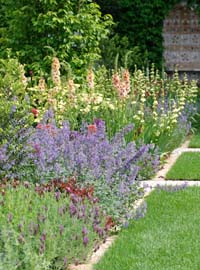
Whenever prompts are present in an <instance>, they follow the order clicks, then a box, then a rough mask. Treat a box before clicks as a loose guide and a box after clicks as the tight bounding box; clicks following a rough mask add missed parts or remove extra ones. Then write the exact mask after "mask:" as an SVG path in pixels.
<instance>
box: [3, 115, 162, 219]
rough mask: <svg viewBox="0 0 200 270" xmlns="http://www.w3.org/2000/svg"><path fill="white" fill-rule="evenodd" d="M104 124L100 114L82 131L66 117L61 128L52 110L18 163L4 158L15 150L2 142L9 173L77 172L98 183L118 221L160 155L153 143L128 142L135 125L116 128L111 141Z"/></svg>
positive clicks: (27, 176)
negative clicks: (9, 148)
mask: <svg viewBox="0 0 200 270" xmlns="http://www.w3.org/2000/svg"><path fill="white" fill-rule="evenodd" d="M105 128H106V127H105V123H104V122H103V121H102V120H98V119H96V120H94V123H93V124H91V125H88V124H86V123H85V124H83V125H82V128H81V130H80V131H79V132H78V131H71V130H70V127H69V124H68V123H67V122H65V123H63V126H62V127H61V128H59V127H57V126H56V123H55V121H54V118H53V114H52V111H48V112H47V114H46V118H45V119H44V120H43V122H41V123H40V124H38V125H37V127H36V129H33V128H32V129H29V130H28V131H27V133H28V140H27V142H26V143H25V144H24V147H23V149H21V150H20V153H23V154H25V155H23V158H22V159H21V160H20V164H18V166H15V165H16V164H10V163H9V162H8V161H9V160H8V158H7V159H5V157H8V156H9V155H8V154H12V153H7V149H6V146H3V147H1V162H2V163H3V165H4V167H3V169H5V166H8V164H9V166H10V170H9V168H7V175H5V176H7V177H10V176H12V177H15V178H18V179H21V180H30V181H34V182H38V181H40V182H47V181H49V180H51V179H53V178H57V179H58V178H60V179H66V177H68V176H69V175H76V177H78V179H79V182H80V185H86V184H88V183H89V184H92V185H94V187H95V192H96V195H97V196H98V197H99V199H100V201H101V203H102V206H103V208H104V209H105V210H106V211H107V213H108V214H110V215H112V216H114V217H115V218H116V219H117V220H119V219H120V218H121V217H122V216H123V217H124V216H125V215H126V214H127V212H129V211H130V209H131V204H132V203H133V201H134V200H135V199H136V198H137V195H138V187H137V180H141V179H144V178H145V176H146V177H149V178H150V177H151V176H152V175H153V173H154V172H155V170H156V169H157V167H158V164H159V156H158V154H157V153H156V152H155V151H154V146H153V145H140V146H138V145H136V144H135V143H134V142H130V143H128V144H127V143H126V141H125V135H126V134H127V133H129V132H130V131H131V130H132V129H133V126H132V125H129V126H127V127H125V128H124V129H122V130H121V132H118V133H116V135H115V136H114V137H113V138H112V140H111V141H109V139H108V138H107V136H106V130H105ZM27 133H26V136H27ZM22 137H23V136H22ZM19 138H21V136H19ZM11 156H12V155H11ZM9 158H11V157H10V156H9ZM5 163H6V164H5ZM12 165H13V166H12ZM13 167H14V169H15V170H14V169H13ZM4 172H5V171H4ZM10 172H12V173H11V174H10ZM147 173H148V174H147Z"/></svg>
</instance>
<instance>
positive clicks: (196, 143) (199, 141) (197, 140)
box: [189, 134, 200, 148]
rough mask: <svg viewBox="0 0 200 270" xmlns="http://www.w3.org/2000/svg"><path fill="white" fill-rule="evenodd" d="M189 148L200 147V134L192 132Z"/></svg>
mask: <svg viewBox="0 0 200 270" xmlns="http://www.w3.org/2000/svg"><path fill="white" fill-rule="evenodd" d="M189 147H190V148H200V134H194V135H193V136H192V138H191V141H190V144H189Z"/></svg>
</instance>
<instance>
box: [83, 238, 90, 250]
mask: <svg viewBox="0 0 200 270" xmlns="http://www.w3.org/2000/svg"><path fill="white" fill-rule="evenodd" d="M88 242H89V239H88V237H87V236H84V237H83V245H84V246H85V247H86V246H87V244H88Z"/></svg>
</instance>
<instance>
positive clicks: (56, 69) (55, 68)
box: [51, 57, 61, 87]
mask: <svg viewBox="0 0 200 270" xmlns="http://www.w3.org/2000/svg"><path fill="white" fill-rule="evenodd" d="M51 77H52V81H53V82H54V84H55V86H57V87H58V86H60V83H61V80H60V62H59V59H58V58H57V57H54V58H53V61H52V65H51Z"/></svg>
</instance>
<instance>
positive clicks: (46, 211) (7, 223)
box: [0, 178, 112, 270]
mask: <svg viewBox="0 0 200 270" xmlns="http://www.w3.org/2000/svg"><path fill="white" fill-rule="evenodd" d="M90 189H91V187H87V188H84V189H82V188H80V187H78V186H77V185H76V180H75V178H73V179H69V181H66V182H62V181H60V180H53V181H51V182H49V183H48V184H37V185H35V186H34V185H32V184H30V183H28V182H24V183H20V182H19V181H16V180H15V181H13V182H8V181H6V180H4V181H2V182H1V184H0V213H1V215H0V216H1V219H0V227H1V238H0V254H1V260H0V267H1V268H2V269H7V265H8V263H9V265H10V269H13V268H15V267H16V265H19V266H20V268H19V269H24V270H34V269H36V268H37V269H38V270H43V269H44V265H48V267H50V268H51V269H55V270H58V269H64V267H65V268H66V267H68V265H69V264H72V263H76V264H78V263H82V262H83V261H84V260H85V259H86V258H87V256H88V255H89V254H90V253H91V252H92V251H93V250H94V249H97V248H98V246H99V245H100V243H101V242H102V241H105V238H106V237H107V235H108V231H109V229H110V227H111V224H112V220H111V218H110V217H107V216H105V215H104V213H103V211H102V209H101V207H100V206H99V203H98V200H97V199H96V198H95V197H94V196H93V194H92V192H91V190H90Z"/></svg>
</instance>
